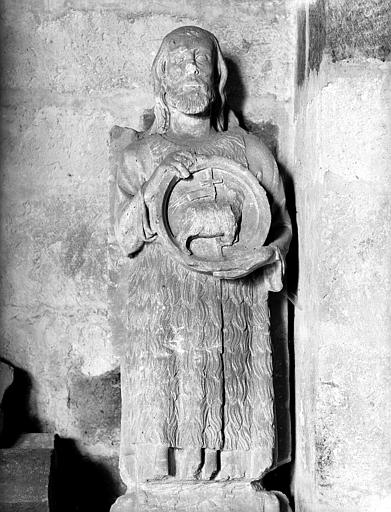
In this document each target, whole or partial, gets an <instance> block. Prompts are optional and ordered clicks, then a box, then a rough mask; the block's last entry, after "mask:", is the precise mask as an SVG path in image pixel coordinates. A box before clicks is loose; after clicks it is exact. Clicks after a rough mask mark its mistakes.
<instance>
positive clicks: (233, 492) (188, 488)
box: [111, 481, 290, 512]
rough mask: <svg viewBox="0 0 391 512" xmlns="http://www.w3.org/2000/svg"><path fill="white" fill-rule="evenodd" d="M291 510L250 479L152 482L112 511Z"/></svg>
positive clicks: (211, 511) (245, 511)
mask: <svg viewBox="0 0 391 512" xmlns="http://www.w3.org/2000/svg"><path fill="white" fill-rule="evenodd" d="M134 510H137V512H221V511H224V512H289V511H290V508H289V506H288V504H287V502H286V499H285V498H284V497H283V496H282V495H281V494H279V493H272V492H267V491H263V490H257V489H256V487H255V486H253V485H251V484H250V482H243V481H242V482H209V483H205V482H202V483H190V482H175V481H173V482H172V483H150V484H147V485H145V486H143V487H142V488H138V489H137V490H135V491H132V492H129V493H127V494H125V496H121V498H119V499H118V500H117V501H116V503H115V504H114V505H113V507H112V508H111V512H133V511H134Z"/></svg>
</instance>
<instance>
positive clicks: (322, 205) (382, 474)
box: [295, 59, 391, 512]
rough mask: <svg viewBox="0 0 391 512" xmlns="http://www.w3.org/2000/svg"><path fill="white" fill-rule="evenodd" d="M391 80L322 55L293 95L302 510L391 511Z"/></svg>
mask: <svg viewBox="0 0 391 512" xmlns="http://www.w3.org/2000/svg"><path fill="white" fill-rule="evenodd" d="M390 77H391V68H390V65H389V63H386V64H384V63H381V62H379V61H378V62H375V61H372V62H368V61H364V60H363V61H360V60H358V59H357V60H355V61H353V62H351V63H336V64H333V63H331V62H329V61H328V60H326V61H324V62H323V63H322V65H321V67H320V71H319V75H316V74H315V73H311V74H310V78H309V80H308V82H307V83H306V84H305V86H304V87H303V88H302V89H301V91H300V93H299V95H298V106H299V108H298V117H297V133H296V158H297V160H296V169H297V174H296V193H297V196H296V197H297V210H298V228H299V242H300V250H299V254H300V269H299V276H300V281H299V294H298V308H297V310H296V316H295V319H296V326H295V327H296V337H295V356H296V388H297V391H296V401H297V402H296V403H297V407H296V421H297V423H296V435H297V448H296V469H295V494H296V510H298V511H299V512H312V511H313V510H316V511H319V512H323V511H324V512H351V511H355V512H369V511H371V512H372V511H373V512H375V511H376V512H378V511H383V510H384V511H385V510H388V509H389V507H390V500H391V498H390V497H391V487H390V481H391V467H390V463H389V457H388V455H387V453H388V452H389V446H390V431H391V414H390V408H389V406H388V404H389V403H390V399H391V382H390V372H389V362H390V358H391V350H390V343H389V338H390V324H389V318H390V300H389V296H390V293H391V281H390V273H389V262H390V259H391V237H390V230H389V225H390V222H391V202H390V191H391V178H390V177H391V174H390V165H389V162H390V158H389V155H390V152H391V145H390V133H391V124H390V120H391V115H390V112H391V96H390V90H391V89H390Z"/></svg>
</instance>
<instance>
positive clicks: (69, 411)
mask: <svg viewBox="0 0 391 512" xmlns="http://www.w3.org/2000/svg"><path fill="white" fill-rule="evenodd" d="M1 11H2V12H1V14H2V16H1V25H2V26H1V53H2V58H1V66H2V73H1V77H2V78H1V80H2V84H1V85H2V100H1V106H2V115H3V116H2V121H1V144H2V148H1V154H2V171H1V172H2V175H1V184H2V197H1V199H2V201H1V205H2V206H1V208H2V219H3V221H2V222H3V224H2V231H1V234H0V237H1V273H2V281H1V294H0V298H1V307H2V323H1V336H2V347H1V353H2V355H3V356H4V357H5V358H7V359H9V360H10V362H11V363H12V364H15V365H16V366H18V367H20V368H23V369H25V370H26V371H27V372H28V373H29V374H30V375H31V381H32V391H31V397H30V408H31V412H32V415H33V416H34V417H38V418H39V420H40V422H41V425H42V428H43V429H44V430H56V431H58V432H59V433H60V434H61V435H64V436H69V437H74V438H76V439H79V440H80V441H85V442H86V443H88V444H89V443H93V444H94V448H93V450H92V451H93V453H94V454H97V453H98V452H101V453H106V455H108V456H113V455H114V453H115V452H116V451H117V450H118V439H117V440H114V437H115V433H116V432H117V433H118V429H119V424H118V415H115V414H112V405H111V404H112V403H117V402H116V400H117V398H118V388H115V387H114V388H113V386H112V381H111V378H110V375H113V374H112V373H111V372H115V371H116V370H115V369H116V367H117V365H118V360H117V359H116V356H115V355H114V354H113V350H112V343H111V338H112V332H113V324H112V323H111V322H110V315H111V312H109V309H110V308H109V307H108V304H107V287H108V286H109V285H110V279H111V277H110V273H109V270H110V271H111V269H110V263H109V262H108V257H107V243H108V242H109V243H112V242H113V240H112V239H110V238H109V239H108V237H107V231H108V230H109V229H110V228H109V215H110V208H109V191H108V186H107V178H108V143H109V132H110V129H111V127H112V126H113V125H115V124H118V125H121V126H132V127H135V128H139V129H141V128H142V126H143V122H141V121H140V117H141V116H142V115H143V113H144V111H145V109H146V108H150V107H151V106H152V104H153V97H152V90H151V88H150V85H149V68H150V65H151V63H152V59H153V56H154V54H155V52H156V50H157V48H158V45H159V43H160V40H161V37H162V36H163V35H164V34H165V33H167V32H169V31H170V30H172V29H173V28H175V27H177V26H180V25H184V24H196V25H200V26H203V27H205V28H210V29H212V30H213V31H214V32H215V33H216V35H217V36H218V37H219V39H220V42H221V44H222V47H223V50H224V52H225V53H226V54H227V55H230V56H231V58H232V60H231V61H230V63H229V65H230V69H231V70H232V71H233V73H234V75H235V79H234V80H232V81H231V83H230V84H229V93H230V101H231V102H232V103H233V104H234V106H235V108H236V109H237V110H242V111H243V112H244V114H245V117H246V121H251V122H253V123H256V124H257V126H260V125H262V130H263V131H264V132H266V133H269V132H270V134H271V135H270V141H271V142H272V144H273V146H274V147H277V144H276V135H275V134H276V133H277V131H278V133H279V134H280V135H279V143H278V150H277V153H278V156H279V158H280V159H281V160H283V161H285V162H286V161H287V160H288V159H289V156H290V155H289V149H288V135H289V116H290V108H291V103H290V102H291V96H292V91H291V89H290V84H291V79H290V76H291V72H292V70H293V65H294V13H293V10H292V9H291V7H290V5H289V4H288V3H287V2H285V1H282V0H278V1H277V0H276V1H274V2H266V1H265V2H258V3H257V4H254V3H253V2H247V1H245V2H243V1H235V2H230V3H229V4H227V3H226V2H224V1H223V0H221V1H218V2H213V4H210V5H209V3H207V2H204V3H203V4H202V5H200V4H199V2H196V1H189V2H186V3H183V2H182V3H178V2H176V1H174V0H164V1H163V2H149V3H148V5H146V3H145V2H143V1H135V2H131V3H129V2H127V1H122V0H118V1H116V2H105V1H97V2H95V3H94V5H92V4H91V3H89V4H88V5H87V4H86V2H85V1H72V2H65V1H50V2H41V1H34V2H30V1H20V2H13V1H8V0H7V1H4V2H2V6H1ZM250 128H251V126H250ZM109 236H111V235H110V232H109ZM113 336H114V337H115V336H116V334H115V333H114V335H113ZM59 362H61V364H59ZM82 383H84V384H85V385H86V389H87V388H88V392H89V393H91V395H93V396H94V397H95V400H93V403H94V409H95V412H94V413H93V412H88V413H87V412H86V402H85V399H84V398H83V397H82V393H83V386H82ZM102 387H104V388H105V390H104V391H103V390H102ZM98 398H101V399H102V400H103V401H104V403H102V404H101V405H102V406H98V404H97V402H98ZM81 404H83V406H82V407H81ZM100 410H103V411H105V412H104V413H100ZM99 417H103V421H102V424H104V425H108V424H109V423H110V422H112V424H113V430H112V432H111V433H109V429H108V428H106V427H105V428H101V427H99V426H98V423H99V422H98V418H99ZM86 432H87V434H86Z"/></svg>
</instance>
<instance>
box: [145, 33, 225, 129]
mask: <svg viewBox="0 0 391 512" xmlns="http://www.w3.org/2000/svg"><path fill="white" fill-rule="evenodd" d="M173 35H188V36H193V37H194V36H195V37H198V38H199V37H203V38H207V39H208V40H209V41H210V42H211V43H212V46H213V51H214V58H215V65H216V88H218V94H216V97H215V100H214V102H213V104H212V111H211V121H212V125H213V126H214V127H215V128H216V130H217V131H224V108H225V103H226V95H225V84H226V82H227V75H228V70H227V66H226V64H225V61H224V57H223V54H222V52H221V49H220V45H219V43H218V41H217V39H216V38H215V36H214V35H213V34H212V33H211V32H208V31H207V30H204V29H202V28H200V27H194V26H186V27H180V28H177V29H175V30H173V31H172V32H170V33H169V34H167V35H166V37H165V38H164V39H163V41H162V44H161V46H160V48H159V51H158V53H157V55H156V57H155V59H154V61H153V64H152V69H151V71H152V85H153V91H154V94H155V107H154V114H155V119H154V122H153V124H152V126H151V128H150V130H149V132H150V133H165V132H166V131H167V130H168V128H169V125H170V111H169V109H168V106H167V102H166V99H165V96H166V91H165V89H164V86H163V77H164V74H165V70H166V64H167V57H168V47H169V41H170V39H171V38H172V36H173Z"/></svg>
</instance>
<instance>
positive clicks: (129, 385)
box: [113, 27, 291, 511]
mask: <svg viewBox="0 0 391 512" xmlns="http://www.w3.org/2000/svg"><path fill="white" fill-rule="evenodd" d="M152 78H153V86H154V92H155V110H154V112H155V120H154V123H153V125H152V127H151V128H150V129H149V131H148V132H146V133H142V134H137V135H135V136H134V139H135V140H134V141H133V142H132V143H131V144H130V145H129V146H128V147H127V148H126V149H125V151H124V152H123V155H122V156H123V165H122V166H121V168H120V170H119V172H118V176H117V185H118V188H117V194H118V195H117V201H116V213H115V220H116V226H115V230H116V236H117V239H118V241H119V243H120V245H121V247H122V248H123V250H124V251H125V253H126V254H127V255H129V256H130V259H129V265H130V266H131V269H130V280H129V295H128V301H127V312H126V314H127V319H128V339H126V340H124V344H125V350H124V358H123V361H122V367H121V375H122V427H121V455H120V468H121V476H122V478H123V480H124V482H125V483H126V485H127V486H128V493H127V494H126V495H125V496H124V497H123V498H120V500H119V501H118V502H117V503H116V505H114V507H113V510H118V511H119V510H121V511H122V510H129V511H130V510H148V511H150V510H156V511H158V510H167V511H168V510H174V509H175V510H178V511H179V510H197V511H198V510H200V511H201V510H208V511H210V510H228V509H229V510H238V511H239V510H261V501H262V500H263V501H262V503H263V505H264V507H265V510H269V509H270V510H279V508H273V506H274V507H277V506H278V503H277V501H278V500H277V498H276V497H275V496H271V495H268V494H267V493H265V492H264V493H262V492H261V493H260V494H259V496H258V497H254V496H253V495H252V494H251V493H252V492H253V491H254V489H253V488H251V487H250V485H249V482H250V481H254V480H257V479H259V478H260V477H261V476H262V474H263V473H264V472H265V471H266V470H267V469H268V468H270V467H271V466H272V465H273V453H274V446H275V424H274V398H273V381H272V377H273V374H272V358H271V344H270V333H269V310H268V302H267V301H268V292H269V291H270V290H271V291H278V290H280V289H281V287H282V277H283V272H284V267H285V264H284V258H285V255H286V252H287V250H288V246H289V242H290V238H291V226H290V220H289V216H288V214H287V211H286V208H285V196H284V190H283V186H282V182H281V179H280V176H279V173H278V169H277V166H276V163H275V161H274V159H273V157H272V155H271V153H270V152H269V151H268V149H267V148H266V147H265V145H264V144H263V143H262V142H261V141H260V140H258V139H257V138H256V137H254V136H252V135H249V134H248V133H246V132H245V131H244V130H241V129H239V128H236V129H234V130H230V129H228V130H226V129H225V126H224V116H223V112H224V109H225V92H224V91H225V83H226V79H227V68H226V65H225V62H224V59H223V56H222V53H221V50H220V47H219V44H218V42H217V40H216V38H215V37H214V36H213V35H212V34H211V33H209V32H207V31H205V30H202V29H200V28H198V27H182V28H180V29H177V30H174V31H173V32H171V33H170V34H168V35H167V36H166V37H165V38H164V40H163V42H162V45H161V47H160V49H159V52H158V54H157V56H156V58H155V60H154V63H153V66H152ZM231 481H233V482H232V483H231ZM184 482H187V484H186V485H187V486H190V487H189V489H191V490H190V491H189V492H187V491H186V489H187V487H186V488H185V487H184ZM179 484H180V489H181V493H180V496H179V490H178V489H179V487H178V485H179ZM212 484H213V485H212ZM205 485H206V487H205ZM227 485H230V486H231V487H230V489H231V490H230V491H229V493H231V494H232V495H231V497H229V496H230V494H229V493H228V494H227V492H228V491H227V487H226V486H227ZM224 489H225V490H224ZM254 492H255V491H254ZM225 500H229V502H230V505H229V506H230V507H231V508H228V505H227V503H228V502H226V501H225ZM235 500H236V501H235ZM259 500H261V501H259ZM268 500H269V501H268ZM174 503H175V507H174ZM276 503H277V505H276ZM273 504H274V505H273ZM132 507H133V508H132ZM268 507H269V508H268Z"/></svg>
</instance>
